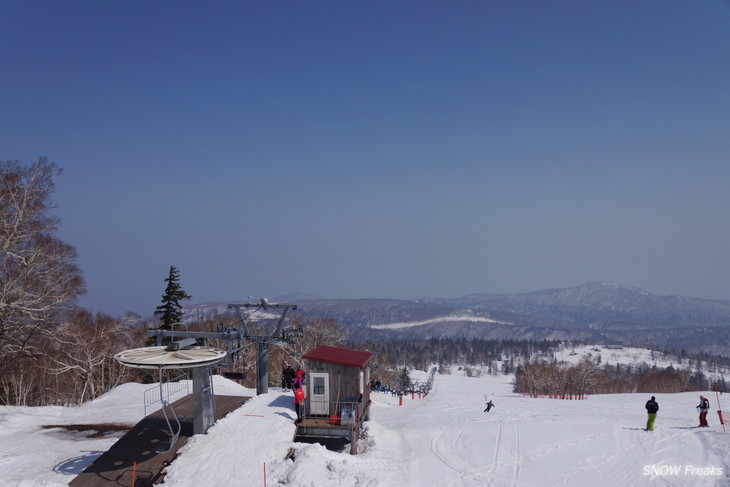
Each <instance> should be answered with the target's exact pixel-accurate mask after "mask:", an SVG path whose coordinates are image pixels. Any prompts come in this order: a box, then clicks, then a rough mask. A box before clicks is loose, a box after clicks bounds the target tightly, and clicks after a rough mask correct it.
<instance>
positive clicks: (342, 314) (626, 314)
mask: <svg viewBox="0 0 730 487" xmlns="http://www.w3.org/2000/svg"><path fill="white" fill-rule="evenodd" d="M270 301H271V302H272V303H273V302H276V303H288V304H296V305H297V311H296V312H297V313H305V314H306V315H307V316H308V317H309V318H331V319H333V320H335V321H336V322H337V323H338V324H339V325H340V326H343V327H345V328H347V329H348V330H349V332H350V339H351V340H352V341H355V342H361V341H365V340H371V339H384V340H396V339H418V338H438V337H463V338H484V339H522V338H524V339H527V338H530V339H537V340H540V339H562V340H583V341H587V342H594V343H597V344H601V343H602V344H606V343H612V344H624V345H627V346H628V345H632V346H645V347H650V348H672V349H675V350H681V349H685V350H687V351H692V352H707V353H712V354H717V355H725V356H730V301H718V300H710V299H697V298H689V297H685V296H657V295H654V294H651V293H648V292H646V291H643V290H641V289H638V288H635V287H632V286H627V285H623V284H617V283H612V282H593V283H589V284H584V285H581V286H577V287H572V288H567V289H549V290H544V291H535V292H530V293H524V294H471V295H468V296H464V297H460V298H453V299H447V298H423V299H416V300H399V299H325V298H322V297H319V296H313V295H303V294H291V295H285V296H277V297H276V298H273V299H271V300H270ZM201 309H202V313H204V314H205V315H208V314H210V313H211V312H213V311H214V310H217V311H216V312H218V313H222V312H225V311H226V306H225V305H224V304H221V303H206V304H203V305H194V306H190V307H188V311H189V313H190V314H189V318H190V319H194V318H195V316H196V313H200V312H201Z"/></svg>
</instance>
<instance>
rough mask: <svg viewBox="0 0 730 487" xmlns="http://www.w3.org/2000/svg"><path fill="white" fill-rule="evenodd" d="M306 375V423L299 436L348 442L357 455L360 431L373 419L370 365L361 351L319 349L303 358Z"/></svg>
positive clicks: (330, 348) (368, 358)
mask: <svg viewBox="0 0 730 487" xmlns="http://www.w3.org/2000/svg"><path fill="white" fill-rule="evenodd" d="M302 358H303V359H304V371H305V372H306V374H307V375H306V382H307V397H306V399H305V402H304V410H305V419H304V421H303V422H302V423H301V424H300V425H299V428H298V429H299V431H298V433H297V434H298V435H300V436H304V435H309V436H313V437H314V436H319V437H327V438H337V437H339V438H346V439H348V440H350V441H351V443H352V447H351V451H352V453H355V452H356V446H355V442H356V439H357V431H358V428H359V426H360V423H361V422H362V421H365V420H367V419H369V416H370V387H369V384H370V367H369V364H370V361H371V360H372V358H373V354H372V353H370V352H364V351H361V350H351V349H347V348H338V347H327V346H323V345H321V346H318V347H315V348H313V349H312V350H310V351H309V352H307V353H306V354H304V355H303V356H302Z"/></svg>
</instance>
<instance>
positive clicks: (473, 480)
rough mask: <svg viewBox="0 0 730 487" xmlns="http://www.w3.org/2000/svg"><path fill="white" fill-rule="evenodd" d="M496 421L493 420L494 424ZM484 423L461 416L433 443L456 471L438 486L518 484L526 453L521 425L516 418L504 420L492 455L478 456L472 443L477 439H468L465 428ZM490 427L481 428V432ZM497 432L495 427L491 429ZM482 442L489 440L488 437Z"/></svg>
mask: <svg viewBox="0 0 730 487" xmlns="http://www.w3.org/2000/svg"><path fill="white" fill-rule="evenodd" d="M492 424H493V423H492ZM479 425H484V421H483V420H475V419H473V418H467V419H462V418H461V417H457V418H456V419H455V420H454V421H452V422H451V423H450V424H449V425H447V426H446V427H445V428H444V429H443V430H441V432H440V434H439V435H438V436H437V437H436V438H434V439H433V440H432V442H431V452H432V453H433V454H434V455H435V456H436V457H437V458H438V459H439V460H440V461H441V462H442V463H444V464H445V465H446V466H448V467H449V468H450V469H451V470H453V471H454V473H453V474H452V475H450V476H449V477H448V478H446V479H444V480H442V481H441V482H438V483H436V484H434V485H436V486H439V487H477V486H479V487H482V486H492V487H518V486H519V485H520V469H521V466H522V456H521V450H520V428H519V424H518V423H517V422H516V421H500V422H499V423H497V425H496V433H495V434H494V444H493V454H492V458H491V459H489V458H478V457H476V455H475V454H474V453H473V452H470V449H469V448H468V445H469V443H470V442H473V441H474V438H465V434H464V432H465V431H470V432H471V433H472V434H473V433H474V431H473V430H474V429H475V428H476V427H477V426H479ZM486 431H488V430H484V429H479V430H478V432H479V433H485V432H486ZM491 431H493V430H491ZM480 441H489V438H488V436H487V437H483V438H481V440H480Z"/></svg>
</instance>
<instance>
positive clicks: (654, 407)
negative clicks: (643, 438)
mask: <svg viewBox="0 0 730 487" xmlns="http://www.w3.org/2000/svg"><path fill="white" fill-rule="evenodd" d="M644 407H645V408H646V412H647V413H648V415H649V416H648V419H647V420H646V431H654V421H655V420H656V413H657V411H659V404H657V402H656V399H655V397H654V396H651V399H649V400H648V401H646V406H644Z"/></svg>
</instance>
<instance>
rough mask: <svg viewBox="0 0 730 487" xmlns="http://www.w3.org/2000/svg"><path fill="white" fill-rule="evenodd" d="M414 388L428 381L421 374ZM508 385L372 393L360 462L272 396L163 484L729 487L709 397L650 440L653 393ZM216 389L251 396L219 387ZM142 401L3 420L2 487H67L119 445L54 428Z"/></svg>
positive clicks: (108, 398) (118, 412)
mask: <svg viewBox="0 0 730 487" xmlns="http://www.w3.org/2000/svg"><path fill="white" fill-rule="evenodd" d="M411 376H412V378H414V379H418V380H421V381H425V380H426V378H427V373H426V372H425V371H413V372H412V373H411ZM512 379H513V377H511V376H503V375H500V376H493V375H482V376H481V377H467V376H465V375H464V373H463V372H460V371H458V370H456V369H454V371H453V373H452V374H448V375H446V374H437V375H436V376H435V379H434V384H433V390H432V392H431V394H429V395H427V396H425V397H423V398H419V397H418V396H417V395H416V396H410V395H408V396H405V397H404V398H403V404H402V405H400V403H399V398H398V397H396V396H391V395H389V394H385V393H377V392H374V393H372V400H373V406H372V414H371V420H370V421H367V422H366V423H365V427H364V432H363V433H364V437H363V438H362V439H361V440H359V442H358V445H357V446H358V451H359V453H358V454H357V455H350V454H348V453H344V452H336V451H330V450H327V449H326V448H325V447H323V446H321V445H319V444H306V443H294V442H293V441H292V440H293V436H294V432H295V425H294V421H293V420H294V418H295V414H294V409H293V399H292V394H291V393H290V392H284V391H282V390H280V389H277V388H271V389H270V390H269V393H267V394H262V395H260V396H256V397H253V398H252V399H251V400H249V401H248V402H247V403H246V404H244V405H243V406H242V407H241V408H239V409H238V410H236V411H234V412H232V413H230V414H229V415H228V416H226V417H224V418H222V419H219V420H218V421H217V422H216V424H215V425H214V426H213V427H212V428H211V429H210V430H209V431H208V433H207V434H206V435H196V436H194V437H193V438H191V439H190V441H189V442H188V443H187V444H186V445H185V446H184V447H183V448H182V449H181V450H180V455H179V457H178V458H177V460H176V461H175V462H174V463H173V464H172V465H171V466H169V467H168V468H167V475H166V478H165V482H164V485H166V486H176V487H183V486H190V487H201V486H209V485H210V486H212V485H218V486H220V485H244V486H263V485H268V486H275V485H282V486H291V487H314V486H316V487H327V486H332V487H335V486H336V487H349V486H367V487H386V486H413V487H421V486H439V487H471V486H494V487H501V486H505V487H507V486H514V487H517V486H555V485H561V486H581V487H584V486H586V485H590V486H592V487H614V486H637V485H656V486H663V485H670V486H722V485H730V457H728V455H727V452H728V446H730V432H728V433H725V432H723V429H722V426H721V425H720V424H719V421H718V416H717V414H716V413H715V411H716V410H717V409H718V405H717V398H716V395H715V393H714V392H712V393H711V392H685V393H679V394H655V395H656V398H657V401H658V402H659V405H660V409H659V413H658V415H657V421H656V427H655V430H654V431H645V430H644V428H645V424H646V411H645V410H644V404H645V403H646V401H647V400H648V399H649V397H650V395H649V394H616V395H594V396H590V397H589V398H587V399H585V400H581V401H578V400H559V399H547V398H529V397H525V396H522V395H520V394H516V393H513V392H512V384H511V381H512ZM214 387H215V393H216V394H225V395H250V396H255V391H253V390H251V389H247V388H244V387H241V386H239V385H238V384H236V383H234V382H232V381H229V380H227V379H224V378H222V377H219V376H215V377H214ZM149 388H150V385H141V384H125V385H123V386H120V387H118V388H116V389H114V390H112V391H110V392H109V393H107V394H105V395H104V396H102V397H100V398H98V399H97V400H95V401H92V402H90V403H87V404H84V405H82V406H79V407H39V408H30V407H9V406H5V407H0V439H1V441H2V450H0V485H2V486H23V487H25V486H62V485H67V483H68V482H70V481H71V479H73V478H74V476H75V475H77V474H78V473H79V472H81V471H82V470H83V469H84V468H85V467H86V466H87V465H89V464H90V463H91V462H92V461H93V460H94V459H95V458H97V457H98V456H99V455H101V453H102V452H104V451H106V450H107V449H108V448H109V447H110V446H111V445H112V444H113V443H114V442H115V441H116V439H117V438H119V437H120V436H121V435H122V434H123V433H124V432H123V431H119V432H116V433H110V434H107V435H106V436H103V437H100V438H89V437H88V436H87V435H88V432H69V431H67V430H66V429H64V428H61V427H58V425H72V424H80V423H84V424H90V423H115V424H122V425H133V424H135V423H136V422H137V421H139V420H140V419H142V417H143V416H144V405H143V393H144V391H145V390H146V389H149ZM701 393H702V394H704V395H705V396H707V397H709V398H710V399H711V403H712V412H711V413H710V416H709V419H710V427H709V428H698V427H697V424H698V417H697V412H696V410H695V406H696V405H697V403H698V402H699V394H701ZM718 397H719V399H720V401H723V396H718ZM173 399H174V398H173ZM490 399H491V400H492V401H493V403H494V405H495V407H494V408H493V409H492V410H491V411H490V412H488V413H487V412H484V405H485V403H486V402H487V401H488V400H490ZM728 400H730V398H728ZM148 412H149V411H148ZM43 425H56V426H57V427H55V428H52V429H48V428H43ZM264 475H266V478H264Z"/></svg>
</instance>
